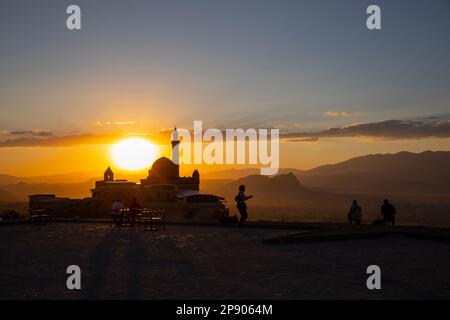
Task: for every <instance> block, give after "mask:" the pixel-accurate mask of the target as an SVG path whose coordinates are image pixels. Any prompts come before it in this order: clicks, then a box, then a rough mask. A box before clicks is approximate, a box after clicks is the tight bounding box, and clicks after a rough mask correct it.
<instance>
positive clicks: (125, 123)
mask: <svg viewBox="0 0 450 320" xmlns="http://www.w3.org/2000/svg"><path fill="white" fill-rule="evenodd" d="M135 123H136V121H132V120H131V121H97V122H96V123H95V125H96V126H130V125H133V124H135Z"/></svg>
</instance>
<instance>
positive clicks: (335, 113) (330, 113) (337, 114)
mask: <svg viewBox="0 0 450 320" xmlns="http://www.w3.org/2000/svg"><path fill="white" fill-rule="evenodd" d="M360 114H361V113H359V112H347V111H341V112H338V111H327V112H325V115H326V116H328V117H344V118H347V117H354V116H359V115H360Z"/></svg>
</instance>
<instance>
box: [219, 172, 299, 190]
mask: <svg viewBox="0 0 450 320" xmlns="http://www.w3.org/2000/svg"><path fill="white" fill-rule="evenodd" d="M241 184H243V185H245V186H246V187H247V189H248V190H249V192H250V193H252V194H262V195H264V194H272V195H273V194H286V193H289V194H291V193H296V192H299V191H301V190H303V187H302V185H301V184H300V182H299V181H298V179H297V177H296V176H295V175H294V174H293V173H288V174H280V175H277V176H274V177H267V176H261V175H251V176H247V177H244V178H240V179H237V180H234V181H232V182H228V183H226V184H225V185H223V186H220V187H217V188H215V189H216V190H217V192H220V193H226V194H232V193H237V190H238V188H239V186H240V185H241Z"/></svg>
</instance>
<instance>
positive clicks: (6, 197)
mask: <svg viewBox="0 0 450 320" xmlns="http://www.w3.org/2000/svg"><path fill="white" fill-rule="evenodd" d="M12 201H17V197H15V196H14V195H12V194H11V193H9V192H8V191H5V190H2V189H0V202H12Z"/></svg>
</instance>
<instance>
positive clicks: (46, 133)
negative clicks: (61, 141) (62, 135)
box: [9, 130, 53, 137]
mask: <svg viewBox="0 0 450 320" xmlns="http://www.w3.org/2000/svg"><path fill="white" fill-rule="evenodd" d="M9 134H10V135H12V136H35V137H49V136H52V135H53V133H51V132H49V131H33V130H18V131H11V132H9Z"/></svg>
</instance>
